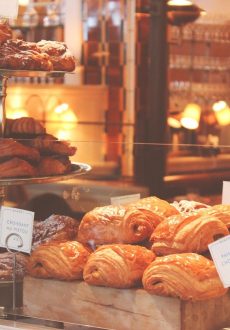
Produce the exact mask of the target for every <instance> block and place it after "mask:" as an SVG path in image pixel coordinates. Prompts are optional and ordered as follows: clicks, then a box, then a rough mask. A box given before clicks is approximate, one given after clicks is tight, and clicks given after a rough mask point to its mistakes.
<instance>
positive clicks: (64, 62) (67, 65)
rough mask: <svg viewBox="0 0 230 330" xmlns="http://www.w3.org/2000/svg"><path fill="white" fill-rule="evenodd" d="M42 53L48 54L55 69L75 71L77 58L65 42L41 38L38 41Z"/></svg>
mask: <svg viewBox="0 0 230 330" xmlns="http://www.w3.org/2000/svg"><path fill="white" fill-rule="evenodd" d="M37 46H38V47H39V49H40V51H41V52H42V53H45V54H48V55H49V57H50V60H51V62H52V64H53V68H54V70H55V71H70V72H71V71H73V70H74V69H75V59H74V56H73V55H72V54H71V52H70V51H69V49H68V48H67V46H66V44H65V43H64V42H58V41H50V40H49V41H47V40H41V41H39V42H38V43H37Z"/></svg>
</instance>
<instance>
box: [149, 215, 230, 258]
mask: <svg viewBox="0 0 230 330" xmlns="http://www.w3.org/2000/svg"><path fill="white" fill-rule="evenodd" d="M226 235H228V229H227V227H226V226H225V224H224V223H223V222H222V221H220V220H219V219H218V218H217V217H215V216H205V215H203V216H200V215H198V214H196V215H191V216H183V215H176V216H173V217H170V218H168V219H166V220H164V221H162V222H161V223H160V224H159V225H158V226H157V228H156V229H155V231H154V232H153V234H152V236H151V238H150V241H152V242H153V245H152V250H153V251H154V252H155V253H156V254H158V255H166V254H172V253H180V252H204V251H206V250H207V249H208V244H210V243H212V242H213V241H214V240H215V239H216V238H219V237H222V236H226Z"/></svg>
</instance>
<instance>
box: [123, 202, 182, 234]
mask: <svg viewBox="0 0 230 330" xmlns="http://www.w3.org/2000/svg"><path fill="white" fill-rule="evenodd" d="M129 205H130V206H134V207H136V208H138V210H140V211H142V212H143V213H144V214H145V215H146V216H147V217H148V218H149V220H150V221H152V222H153V226H154V228H155V227H156V226H157V225H158V224H159V223H160V222H161V221H162V220H163V219H165V218H166V217H169V216H171V215H174V214H178V213H179V211H177V210H176V208H175V207H174V206H172V205H171V204H169V203H168V202H167V201H165V200H163V199H160V198H158V197H155V196H150V197H146V198H142V199H140V200H139V201H137V202H135V203H132V204H129Z"/></svg>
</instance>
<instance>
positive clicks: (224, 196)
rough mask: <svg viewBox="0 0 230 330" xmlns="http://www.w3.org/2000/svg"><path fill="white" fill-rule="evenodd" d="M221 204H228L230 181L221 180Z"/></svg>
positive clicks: (229, 200)
mask: <svg viewBox="0 0 230 330" xmlns="http://www.w3.org/2000/svg"><path fill="white" fill-rule="evenodd" d="M222 204H225V205H227V204H230V181H224V182H223V190H222Z"/></svg>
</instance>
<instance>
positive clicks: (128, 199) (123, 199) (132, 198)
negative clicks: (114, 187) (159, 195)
mask: <svg viewBox="0 0 230 330" xmlns="http://www.w3.org/2000/svg"><path fill="white" fill-rule="evenodd" d="M140 198H141V196H140V194H132V195H123V196H116V197H111V199H110V200H111V204H112V205H124V204H129V203H135V202H137V201H138V200H139V199H140Z"/></svg>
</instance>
